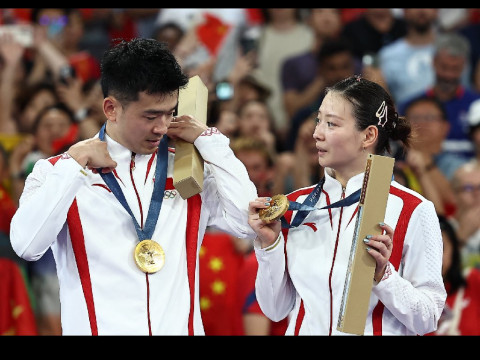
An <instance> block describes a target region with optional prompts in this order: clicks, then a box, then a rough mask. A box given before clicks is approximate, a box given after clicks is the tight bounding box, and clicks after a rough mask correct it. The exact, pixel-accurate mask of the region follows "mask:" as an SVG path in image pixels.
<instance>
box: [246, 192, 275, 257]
mask: <svg viewBox="0 0 480 360" xmlns="http://www.w3.org/2000/svg"><path fill="white" fill-rule="evenodd" d="M271 200H272V199H271V198H269V197H260V198H257V199H255V200H254V201H250V202H249V204H248V224H249V225H250V226H251V227H252V229H253V230H254V231H255V232H256V233H257V240H258V241H259V242H260V244H261V247H262V249H263V248H266V247H268V246H270V245H272V244H273V243H274V242H275V240H277V238H278V235H279V234H280V230H281V229H282V224H281V222H280V221H273V222H270V223H266V222H265V221H263V220H261V219H260V216H259V214H258V211H259V210H260V209H266V208H268V207H269V206H270V201H271Z"/></svg>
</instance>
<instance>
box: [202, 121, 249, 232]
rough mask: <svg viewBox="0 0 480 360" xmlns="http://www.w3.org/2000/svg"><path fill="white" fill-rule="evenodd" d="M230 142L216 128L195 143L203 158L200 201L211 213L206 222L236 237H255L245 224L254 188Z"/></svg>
mask: <svg viewBox="0 0 480 360" xmlns="http://www.w3.org/2000/svg"><path fill="white" fill-rule="evenodd" d="M229 142H230V139H229V138H228V137H226V136H225V135H223V134H221V133H220V132H218V130H216V129H215V128H209V130H207V132H206V133H204V134H202V135H201V136H199V137H198V138H197V139H196V140H195V142H194V145H195V147H196V148H197V149H198V151H199V152H200V154H201V155H202V158H203V159H204V161H205V177H204V183H203V191H202V201H203V202H204V203H205V205H206V207H207V208H208V209H209V212H210V214H211V218H210V219H209V223H208V224H207V225H208V226H211V227H213V228H216V229H219V230H222V231H225V232H227V233H229V234H231V235H233V236H236V237H239V238H250V239H254V238H255V236H256V234H255V232H254V231H253V229H252V228H251V227H250V225H249V224H248V203H249V202H250V201H252V200H254V199H255V198H256V197H257V189H256V187H255V185H254V184H253V183H252V181H251V180H250V178H249V176H248V172H247V169H246V168H245V165H243V163H242V162H241V161H240V160H239V159H237V158H236V157H235V155H234V153H233V151H232V149H231V148H230V146H229Z"/></svg>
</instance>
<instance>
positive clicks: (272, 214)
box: [258, 194, 290, 223]
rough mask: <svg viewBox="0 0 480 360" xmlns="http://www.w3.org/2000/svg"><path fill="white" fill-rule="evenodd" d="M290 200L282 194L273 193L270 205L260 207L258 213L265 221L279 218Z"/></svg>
mask: <svg viewBox="0 0 480 360" xmlns="http://www.w3.org/2000/svg"><path fill="white" fill-rule="evenodd" d="M289 205H290V202H289V201H288V199H287V197H286V196H285V195H283V194H279V195H274V196H273V197H272V200H271V201H270V206H269V207H268V208H266V209H260V210H259V211H258V215H259V216H260V219H262V220H263V221H265V222H266V223H270V222H272V221H275V220H278V219H280V218H281V217H282V216H283V214H285V213H286V212H287V210H288V207H289Z"/></svg>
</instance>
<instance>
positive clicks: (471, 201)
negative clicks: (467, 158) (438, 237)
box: [451, 161, 480, 267]
mask: <svg viewBox="0 0 480 360" xmlns="http://www.w3.org/2000/svg"><path fill="white" fill-rule="evenodd" d="M452 187H453V189H454V190H455V193H456V198H457V209H456V211H455V214H454V216H453V217H452V218H451V220H452V223H453V224H454V226H455V230H456V232H457V235H458V239H459V241H460V251H461V255H462V264H463V266H464V267H466V266H477V267H478V266H480V163H479V162H477V161H471V162H468V163H466V164H464V165H462V166H461V167H460V168H459V169H458V170H457V171H456V172H455V174H454V176H453V178H452Z"/></svg>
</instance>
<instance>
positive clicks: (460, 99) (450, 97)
mask: <svg viewBox="0 0 480 360" xmlns="http://www.w3.org/2000/svg"><path fill="white" fill-rule="evenodd" d="M468 59H469V44H468V41H467V40H466V39H465V38H464V37H463V36H462V35H459V34H457V33H446V34H440V35H438V36H437V37H436V39H435V50H434V57H433V70H434V75H435V80H434V83H433V85H432V86H431V87H429V88H427V89H426V90H425V91H422V92H421V93H420V94H417V95H414V96H413V97H410V98H408V99H407V101H406V102H405V103H403V104H399V112H400V113H401V114H402V113H403V111H404V110H403V109H404V108H405V106H406V105H408V103H409V102H410V101H412V99H415V98H417V97H419V96H420V97H423V96H428V97H435V98H437V99H438V100H439V101H441V102H442V103H443V105H444V107H445V110H446V112H447V119H448V121H449V123H450V131H449V133H448V135H447V137H446V139H445V141H444V142H443V145H442V147H443V150H444V151H448V152H451V153H453V154H455V155H459V156H460V155H463V156H467V157H471V156H472V155H473V146H472V143H471V140H470V139H469V137H468V119H467V113H468V109H469V107H470V104H471V103H472V102H473V101H474V100H476V99H479V98H480V94H479V93H475V92H474V91H472V90H470V89H468V88H467V87H465V86H464V85H463V84H462V74H465V70H466V68H467V65H468Z"/></svg>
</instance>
